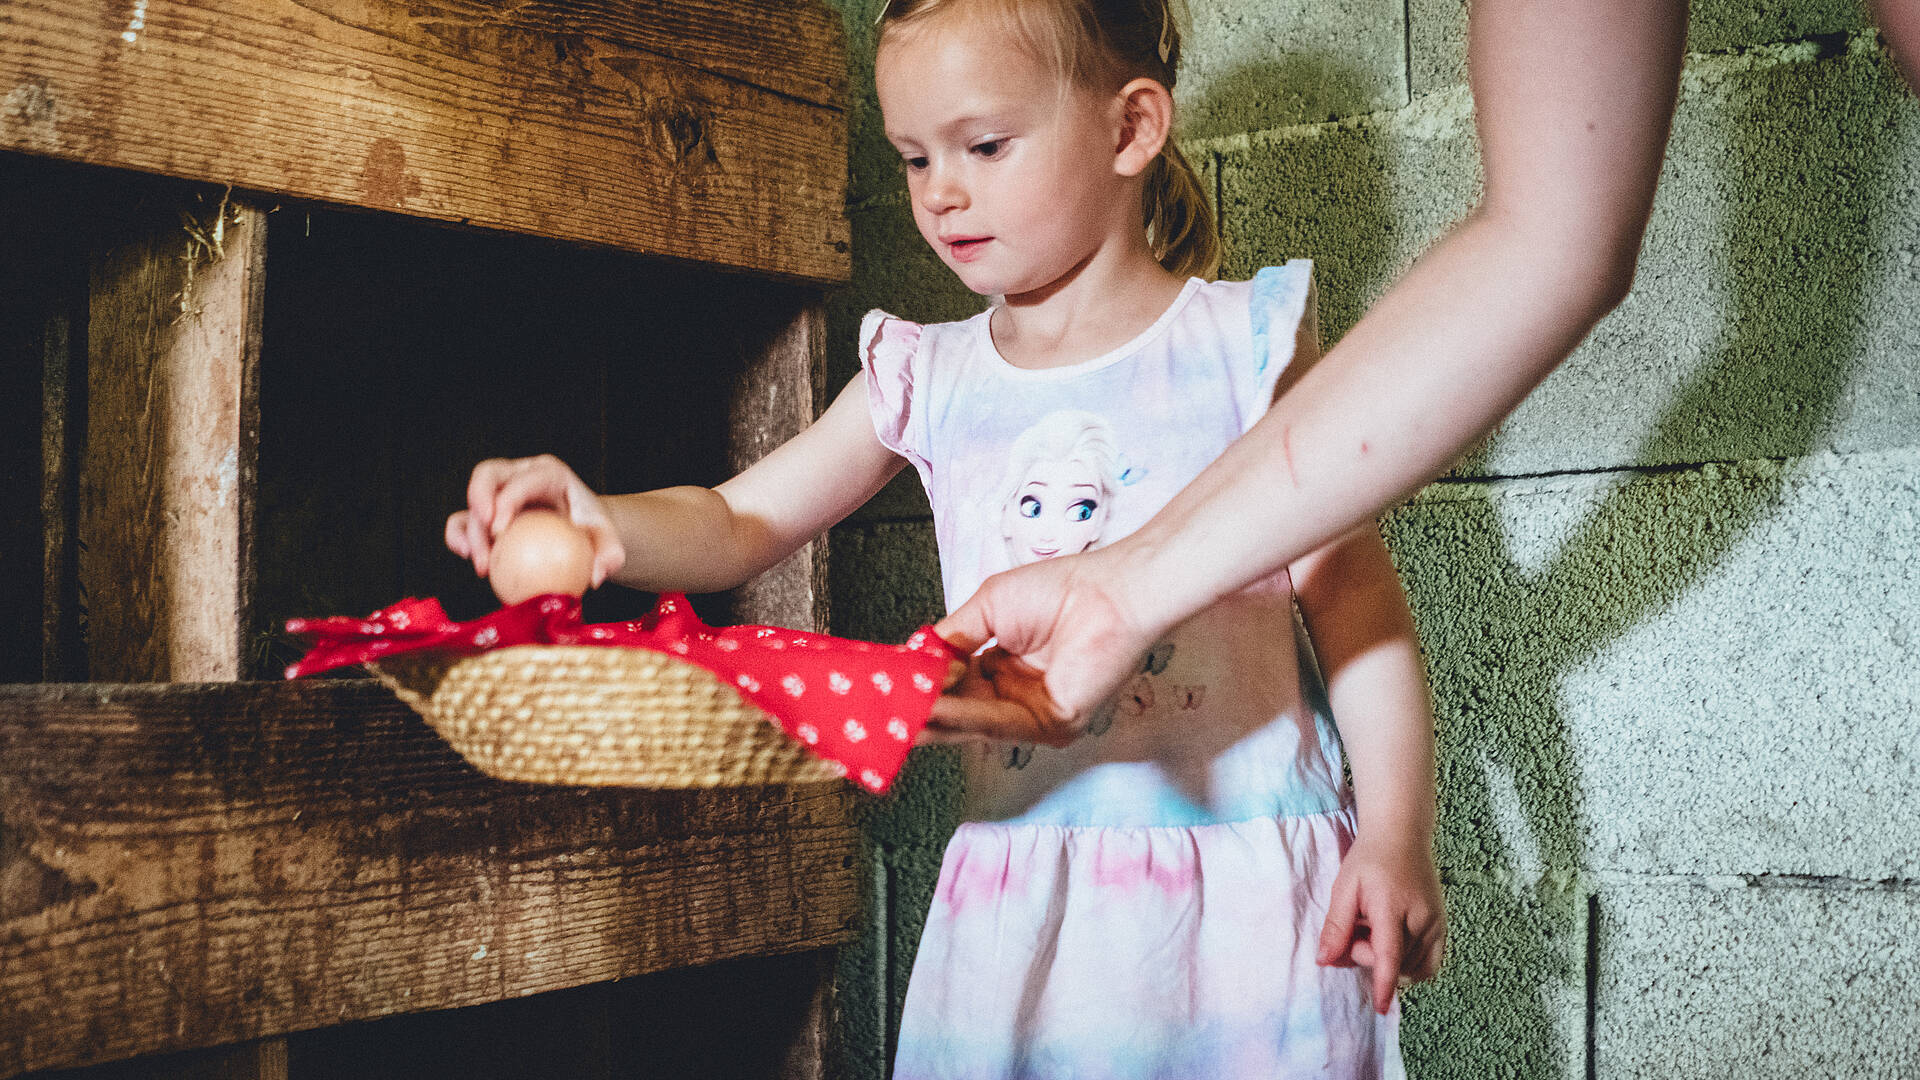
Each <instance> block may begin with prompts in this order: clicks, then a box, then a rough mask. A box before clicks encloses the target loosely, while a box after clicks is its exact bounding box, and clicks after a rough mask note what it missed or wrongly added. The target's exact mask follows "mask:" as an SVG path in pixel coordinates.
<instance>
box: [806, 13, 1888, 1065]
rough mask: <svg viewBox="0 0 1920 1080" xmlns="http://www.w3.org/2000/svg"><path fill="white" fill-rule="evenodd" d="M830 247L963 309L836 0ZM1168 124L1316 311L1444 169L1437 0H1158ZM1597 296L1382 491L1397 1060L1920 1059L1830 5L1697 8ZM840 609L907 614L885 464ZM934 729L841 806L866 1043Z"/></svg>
mask: <svg viewBox="0 0 1920 1080" xmlns="http://www.w3.org/2000/svg"><path fill="white" fill-rule="evenodd" d="M846 6H847V7H848V8H849V9H850V10H849V12H848V16H847V27H848V33H849V38H850V47H851V50H852V55H853V66H854V71H853V75H854V80H853V81H854V86H855V88H856V89H855V94H856V100H855V101H854V102H853V105H852V108H851V110H850V115H851V120H852V123H853V129H854V144H853V149H852V155H853V173H854V185H853V194H852V200H851V204H850V206H849V213H850V215H851V217H852V220H853V225H854V237H855V249H854V255H855V282H854V284H853V286H852V287H851V288H850V289H848V290H847V291H846V292H845V293H844V294H843V295H841V296H839V297H838V298H836V300H835V305H834V309H833V325H834V332H835V335H836V340H838V341H840V342H842V343H843V345H844V347H842V348H840V349H839V350H837V354H836V363H835V366H834V368H833V371H832V377H833V379H834V380H835V381H836V383H837V382H839V381H842V380H844V379H846V378H848V377H850V376H851V374H852V372H853V367H854V365H853V360H852V347H851V346H852V338H853V325H854V322H855V320H856V319H857V318H858V316H859V314H860V313H861V312H862V311H864V310H866V309H867V308H870V307H885V308H887V309H889V310H892V311H894V312H896V313H898V314H901V315H904V316H907V317H911V318H917V319H942V318H953V317H958V316H962V315H966V314H970V313H972V312H973V311H977V310H978V309H979V302H978V300H977V299H976V298H974V297H972V296H971V295H970V294H968V293H966V292H965V291H964V290H962V289H960V288H959V287H958V286H957V285H956V284H954V283H953V282H952V280H951V278H950V277H949V275H947V273H946V272H945V270H944V269H942V268H941V267H940V266H939V264H938V263H937V262H936V261H935V260H934V258H933V257H932V255H931V254H930V253H928V252H927V251H926V250H925V249H924V246H923V245H922V244H921V242H920V240H919V238H918V236H917V235H916V234H915V232H914V230H913V226H912V223H911V220H910V218H909V215H908V212H907V210H906V206H905V200H904V195H903V193H902V191H901V189H900V182H899V175H898V171H897V168H896V167H895V166H894V164H893V162H892V160H891V159H892V155H891V153H890V151H889V150H888V148H887V147H886V145H885V143H884V140H882V139H880V137H879V128H878V118H877V112H876V110H874V108H873V106H872V101H871V90H870V79H869V71H870V62H871V53H872V28H871V26H870V25H869V20H870V17H871V12H870V9H871V6H872V5H871V4H868V3H865V2H862V3H859V4H858V5H854V4H851V3H849V4H847V5H846ZM1191 7H1192V8H1193V9H1194V16H1193V18H1194V25H1193V28H1192V30H1191V32H1190V34H1189V39H1188V40H1189V51H1188V57H1189V60H1188V64H1187V67H1186V70H1185V72H1184V74H1183V79H1182V84H1181V87H1180V89H1179V93H1178V95H1177V96H1178V98H1179V100H1180V104H1181V108H1182V115H1183V124H1184V128H1183V131H1184V136H1183V138H1184V142H1185V144H1186V145H1187V147H1188V148H1189V151H1190V152H1191V153H1192V154H1193V156H1194V157H1195V159H1196V161H1197V162H1199V163H1200V164H1201V165H1202V167H1203V169H1204V170H1205V171H1207V173H1208V174H1209V176H1210V177H1211V178H1212V179H1213V181H1214V183H1215V184H1216V185H1217V191H1218V194H1219V204H1220V209H1221V217H1222V222H1223V229H1224V232H1225V234H1226V237H1227V240H1228V243H1229V245H1230V247H1231V257H1230V259H1229V262H1228V267H1227V274H1228V276H1244V275H1246V274H1248V273H1250V272H1251V271H1252V270H1253V269H1255V268H1257V267H1259V266H1261V265H1264V264H1267V263H1271V262H1277V261H1280V260H1282V259H1285V258H1288V257H1292V256H1309V257H1312V258H1313V259H1315V260H1316V261H1317V262H1318V265H1319V272H1320V285H1321V296H1322V302H1323V305H1324V307H1323V319H1324V323H1325V325H1326V327H1327V329H1328V333H1329V336H1330V338H1331V337H1333V336H1337V335H1338V334H1340V333H1341V332H1343V331H1344V330H1345V329H1346V328H1347V327H1349V326H1351V325H1352V323H1353V321H1354V320H1355V319H1356V318H1358V316H1359V314H1360V312H1362V311H1363V310H1365V307H1366V305H1367V304H1368V303H1369V302H1370V301H1371V300H1372V299H1373V298H1375V297H1377V296H1378V295H1379V294H1380V292H1381V291H1382V290H1383V289H1385V288H1386V287H1387V285H1388V284H1389V283H1390V282H1391V281H1392V280H1393V278H1394V276H1395V275H1396V274H1397V273H1398V272H1399V271H1400V270H1402V269H1403V268H1404V267H1405V266H1406V265H1407V263H1408V262H1409V261H1410V260H1411V259H1412V258H1413V256H1414V255H1415V254H1417V253H1418V252H1419V251H1420V250H1421V249H1422V248H1423V247H1424V246H1425V245H1426V244H1428V243H1429V242H1430V241H1431V240H1432V239H1433V238H1434V237H1435V236H1437V235H1438V234H1439V233H1440V232H1441V231H1442V230H1443V229H1444V228H1445V227H1446V226H1447V225H1448V223H1450V222H1451V221H1453V220H1455V219H1456V218H1457V217H1459V216H1460V215H1461V214H1462V213H1463V212H1465V211H1466V210H1467V208H1468V207H1469V206H1470V204H1471V202H1472V199H1473V198H1474V194H1475V191H1476V186H1477V183H1478V161H1477V155H1476V148H1475V143H1474V135H1473V129H1472V101H1471V98H1470V96H1469V95H1468V93H1467V90H1466V88H1465V86H1464V82H1465V47H1464V41H1463V34H1464V30H1465V23H1466V20H1465V7H1464V4H1463V3H1462V0H1406V2H1403V0H1332V2H1321V0H1313V2H1308V0H1266V2H1254V0H1233V2H1226V3H1217V4H1208V5H1202V4H1193V5H1191ZM1689 48H1690V50H1691V53H1690V56H1689V58H1688V62H1687V66H1686V72H1685V82H1684V85H1683V88H1682V94H1681V102H1680V107H1679V112H1678V114H1677V116H1676V120H1675V126H1674V136H1673V143H1672V146H1671V149H1670V153H1669V155H1668V163H1667V166H1666V171H1665V174H1664V175H1663V178H1662V188H1661V193H1660V197H1659V200H1658V202H1657V205H1656V207H1655V212H1654V219H1653V224H1652V227H1651V229H1650V231H1649V235H1648V240H1647V245H1646V250H1645V253H1644V256H1643V259H1642V262H1641V267H1640V272H1639V275H1638V278H1637V280H1636V284H1635V287H1634V291H1633V294H1632V296H1631V297H1630V298H1629V299H1628V300H1627V302H1626V303H1624V304H1623V305H1622V306H1621V307H1620V309H1619V310H1618V311H1616V312H1615V313H1614V314H1613V315H1612V316H1610V317H1609V318H1608V319H1607V320H1606V321H1605V322H1604V323H1603V324H1602V325H1601V326H1600V327H1599V328H1598V329H1597V330H1596V331H1595V332H1594V334H1593V335H1592V336H1591V338H1590V339H1589V340H1588V341H1587V343H1586V344H1585V345H1583V346H1582V347H1581V349H1580V350H1579V351H1578V352H1577V353H1576V354H1575V356H1574V357H1573V358H1572V359H1571V360H1570V361H1569V362H1568V363H1567V365H1566V366H1565V367H1564V368H1562V369H1561V370H1560V371H1559V372H1558V373H1556V374H1555V375H1554V376H1553V378H1551V379H1550V380H1549V381H1548V382H1547V384H1546V385H1545V386H1543V387H1542V388H1541V389H1540V391H1539V392H1538V393H1536V394H1535V395H1534V396H1533V397H1532V398H1531V399H1530V400H1529V401H1528V402H1527V403H1526V404H1525V405H1524V406H1522V408H1521V409H1520V410H1519V411H1518V412H1517V413H1516V414H1515V415H1514V416H1513V417H1512V418H1511V419H1510V420H1509V421H1508V422H1507V423H1506V424H1505V425H1504V426H1503V427H1502V428H1501V430H1500V431H1499V432H1498V433H1496V435H1495V436H1494V437H1493V438H1492V439H1490V440H1489V441H1488V442H1487V444H1486V445H1485V446H1484V447H1483V448H1481V449H1480V450H1478V451H1476V452H1475V453H1474V454H1472V455H1471V456H1470V457H1469V458H1468V460H1466V461H1465V462H1463V463H1462V465H1461V466H1460V468H1459V469H1457V470H1456V472H1455V474H1454V475H1452V476H1450V477H1449V478H1447V479H1446V480H1443V481H1442V482H1440V483H1437V484H1434V485H1432V486H1430V487H1429V488H1428V489H1427V490H1426V491H1425V492H1423V493H1422V494H1421V495H1420V496H1418V497H1417V498H1415V499H1414V500H1413V501H1412V502H1411V503H1410V504H1409V505H1407V506H1405V507H1403V508H1400V509H1398V510H1396V511H1395V512H1393V513H1392V514H1390V515H1389V516H1388V518H1387V519H1386V527H1387V533H1388V536H1389V540H1390V542H1391V544H1392V546H1393V548H1394V552H1395V555H1396V558H1397V559H1398V560H1399V562H1400V566H1401V570H1402V573H1403V575H1404V577H1405V579H1406V583H1407V587H1408V590H1409V592H1410V594H1411V595H1412V597H1413V601H1414V605H1415V609H1416V613H1417V615H1418V617H1419V620H1420V626H1421V632H1422V636H1423V639H1424V643H1425V645H1426V648H1427V651H1428V660H1429V665H1430V668H1431V674H1432V680H1433V685H1434V691H1435V695H1436V700H1437V707H1438V713H1439V721H1440V756H1441V761H1440V770H1441V785H1442V793H1441V799H1442V807H1441V814H1442V822H1441V835H1440V839H1439V856H1440V860H1441V865H1442V868H1443V873H1444V876H1445V879H1446V882H1447V889H1448V898H1449V902H1450V904H1451V913H1452V920H1453V951H1452V955H1451V959H1450V962H1449V966H1448V969H1447V971H1446V972H1445V974H1444V975H1443V977H1442V978H1441V979H1440V980H1439V981H1438V982H1436V983H1434V984H1431V985H1428V986H1423V987H1420V988H1417V989H1416V990H1414V991H1412V992H1411V993H1409V994H1408V996H1407V1014H1406V1015H1407V1019H1406V1028H1405V1049H1406V1054H1407V1060H1408V1065H1409V1070H1410V1072H1411V1074H1412V1075H1414V1076H1416V1077H1422V1078H1438V1077H1448V1078H1454V1077H1457V1078H1461V1080H1469V1078H1472V1080H1480V1078H1486V1077H1502V1076H1525V1077H1568V1078H1573V1077H1583V1076H1586V1075H1588V1074H1589V1072H1591V1074H1592V1075H1594V1076H1597V1077H1603V1078H1607V1077H1627V1076H1694V1075H1737V1076H1741V1077H1753V1076H1763V1077H1771V1076H1779V1077H1791V1078H1795V1080H1798V1078H1802V1077H1806V1076H1821V1077H1827V1076H1836V1077H1906V1076H1915V1075H1920V1022H1916V1020H1915V1017H1916V1016H1920V990H1916V989H1915V988H1914V987H1915V985H1916V984H1915V982H1914V980H1913V979H1912V977H1911V972H1912V971H1914V970H1915V969H1916V968H1917V967H1920V944H1916V942H1920V815H1916V812H1915V809H1914V808H1915V807H1917V806H1920V756H1917V755H1920V749H1917V748H1920V302H1917V301H1920V104H1916V102H1915V101H1914V100H1913V99H1912V98H1911V97H1910V96H1909V95H1908V94H1907V92H1906V91H1905V89H1904V88H1903V87H1902V86H1901V85H1900V83H1899V82H1898V80H1897V77H1896V75H1895V74H1894V72H1893V69H1892V67H1891V65H1890V64H1889V62H1888V61H1887V59H1886V57H1885V55H1884V52H1883V50H1882V47H1881V45H1880V42H1879V40H1878V38H1877V36H1876V35H1875V34H1873V32H1872V31H1871V30H1870V29H1868V28H1867V27H1866V24H1865V23H1864V21H1863V18H1862V16H1861V13H1860V12H1859V10H1858V9H1857V8H1856V7H1855V5H1854V4H1853V3H1852V2H1851V0H1754V2H1734V0H1718V2H1708V3H1700V4H1696V7H1695V11H1694V13H1693V21H1692V27H1691V33H1690V40H1689ZM833 575H834V576H833V581H834V603H835V622H836V625H837V629H838V630H840V631H841V632H843V633H849V634H860V635H867V636H873V637H878V638H898V637H900V636H903V635H904V634H906V633H907V632H908V631H910V630H911V629H912V628H913V627H914V626H917V625H918V624H920V623H921V622H923V621H926V620H928V619H930V618H933V617H935V616H937V615H938V614H939V610H940V597H939V587H938V582H937V577H936V571H935V564H934V554H933V539H932V529H931V525H930V523H929V521H928V520H927V515H926V503H925V498H924V496H923V495H921V493H920V492H919V489H918V483H917V481H915V480H913V479H912V477H911V476H910V475H909V476H908V477H906V478H904V479H903V480H902V481H901V482H898V483H896V484H895V485H894V486H892V487H891V488H889V489H888V491H887V492H885V493H884V494H883V495H881V496H880V497H879V498H877V499H876V500H874V502H873V503H872V504H870V505H869V506H868V507H867V508H866V509H865V510H863V511H862V512H861V514H859V515H858V516H856V518H854V519H853V520H851V521H850V522H849V523H847V524H846V525H845V526H843V527H842V528H840V529H839V530H837V531H836V532H835V534H834V537H833ZM953 803H954V790H953V784H952V772H951V768H950V766H949V763H947V762H945V761H943V760H942V759H941V757H940V755H939V754H937V753H932V752H925V751H923V752H921V754H920V756H918V757H917V758H916V760H915V762H914V764H913V766H912V768H911V772H910V774H909V776H908V778H907V781H906V782H905V783H904V784H903V785H902V786H901V788H900V789H899V793H898V794H897V795H896V796H895V797H893V798H892V799H890V800H887V801H885V802H876V803H874V804H872V806H871V808H870V813H869V814H868V821H867V830H866V833H867V837H868V840H869V843H870V845H871V849H872V856H873V859H872V862H871V866H872V869H873V878H872V880H873V904H872V905H871V908H870V916H871V917H870V920H869V926H868V931H867V933H866V934H865V935H864V936H863V938H862V939H861V941H860V942H859V943H858V944H857V945H855V946H854V947H852V948H850V949H848V950H846V952H845V954H844V957H843V965H842V973H841V985H840V994H839V999H838V1007H839V1012H840V1026H839V1030H840V1034H841V1043H842V1045H841V1050H840V1052H841V1056H842V1063H841V1066H840V1071H839V1073H838V1075H843V1076H846V1077H848V1078H849V1080H881V1078H883V1077H884V1076H885V1063H886V1060H887V1057H888V1053H889V1051H890V1049H891V1033H892V1030H893V1024H894V1023H896V1022H897V1017H898V1011H899V1005H900V998H901V995H902V993H903V992H904V990H905V985H906V975H907V970H908V967H909V965H910V964H911V962H912V956H913V949H914V942H915V940H916V937H917V934H918V932H919V929H920V925H921V920H922V917H923V912H924V910H925V906H926V903H927V900H928V897H929V892H930V888H931V882H932V879H933V875H934V873H935V870H936V868H937V866H938V862H939V854H940V848H941V846H942V845H943V844H944V842H945V840H946V836H947V834H948V832H949V831H950V830H951V828H952V824H953Z"/></svg>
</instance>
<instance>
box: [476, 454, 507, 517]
mask: <svg viewBox="0 0 1920 1080" xmlns="http://www.w3.org/2000/svg"><path fill="white" fill-rule="evenodd" d="M512 471H513V462H511V461H507V460H505V459H504V458H488V459H487V460H486V461H483V462H481V463H480V464H478V465H475V466H474V467H473V473H472V474H471V475H470V476H468V477H467V510H468V511H469V512H470V513H471V514H472V515H473V520H474V522H475V523H476V524H478V525H479V526H480V528H481V529H482V530H483V531H487V532H491V531H492V529H493V501H494V495H495V494H496V493H498V492H499V490H500V485H501V484H503V483H505V482H506V479H507V477H508V476H510V475H512Z"/></svg>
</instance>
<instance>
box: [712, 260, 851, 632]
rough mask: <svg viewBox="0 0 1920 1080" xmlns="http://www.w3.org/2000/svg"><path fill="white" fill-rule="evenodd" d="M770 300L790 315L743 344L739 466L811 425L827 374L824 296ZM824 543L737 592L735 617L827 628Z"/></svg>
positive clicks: (736, 408)
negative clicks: (821, 303)
mask: <svg viewBox="0 0 1920 1080" xmlns="http://www.w3.org/2000/svg"><path fill="white" fill-rule="evenodd" d="M764 300H765V301H767V302H769V303H770V306H771V307H772V310H773V311H775V312H781V311H783V309H784V311H785V312H790V316H789V317H787V318H786V321H785V322H784V323H782V322H779V321H778V320H777V318H776V321H775V322H774V324H773V325H772V326H771V327H770V329H771V333H770V334H769V335H767V336H765V337H758V336H755V335H748V336H746V338H745V340H743V341H742V343H741V347H742V349H743V350H744V351H745V353H746V355H745V356H744V361H745V364H744V367H743V370H742V372H741V375H740V378H739V379H738V380H737V381H736V382H735V383H734V386H733V393H732V398H731V400H730V401H729V402H728V406H727V430H728V439H727V443H728V459H729V461H728V464H729V465H731V466H732V468H733V469H734V470H735V471H736V472H737V471H739V470H741V469H744V468H746V467H747V466H749V465H751V464H753V463H754V462H756V461H758V460H760V459H761V458H763V457H765V456H766V455H767V454H768V453H770V452H772V451H773V450H774V449H775V448H776V447H778V446H779V445H780V444H782V443H784V442H786V441H787V440H788V439H791V438H793V437H794V436H795V435H798V434H799V433H800V432H801V431H803V430H805V429H806V427H807V425H809V424H811V423H813V420H814V417H815V416H816V415H818V411H819V409H818V398H819V396H820V389H821V386H822V380H823V379H824V377H825V372H826V346H825V341H826V315H825V313H824V311H823V309H822V307H821V305H820V302H819V300H818V299H817V298H815V297H812V296H798V295H787V296H769V297H765V298H764ZM781 301H785V303H784V304H782V303H781ZM788 305H791V306H788ZM825 549H826V538H825V537H821V538H820V539H819V540H816V541H814V542H813V543H810V544H808V545H807V546H805V547H803V548H801V549H800V550H799V551H797V552H794V553H793V555H792V556H790V557H789V558H788V559H787V560H786V561H785V562H782V563H781V564H780V565H778V566H776V567H774V568H773V569H771V570H769V571H767V572H766V573H764V574H762V575H760V576H759V577H758V578H756V579H755V580H753V581H751V582H748V583H747V584H746V585H745V586H742V587H741V588H740V589H738V590H736V592H735V594H734V609H733V610H734V616H735V618H736V619H737V620H738V621H740V622H751V623H767V624H771V625H775V626H792V627H798V628H802V629H809V630H821V629H824V628H825V627H826V626H827V614H828V613H827V611H826V596H827V590H826V589H825V588H824V587H823V582H822V580H821V577H820V573H821V571H820V568H821V567H822V566H823V565H824V555H825Z"/></svg>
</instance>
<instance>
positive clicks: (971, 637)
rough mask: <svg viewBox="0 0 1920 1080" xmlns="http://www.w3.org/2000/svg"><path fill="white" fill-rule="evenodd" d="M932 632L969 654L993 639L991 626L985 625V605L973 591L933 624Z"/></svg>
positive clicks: (977, 650)
mask: <svg viewBox="0 0 1920 1080" xmlns="http://www.w3.org/2000/svg"><path fill="white" fill-rule="evenodd" d="M933 632H934V633H936V634H939V635H940V639H941V640H942V641H945V642H946V643H947V644H949V645H951V646H953V647H954V648H956V649H959V650H960V651H961V652H963V653H967V654H969V655H971V654H973V653H976V652H979V651H980V646H982V645H985V644H986V643H987V642H989V641H991V640H993V628H992V627H991V626H989V625H987V605H986V603H985V602H983V601H982V600H981V599H980V594H979V593H975V594H974V595H973V596H972V597H970V598H969V599H968V600H967V602H966V603H964V604H961V605H960V607H959V608H958V609H956V610H954V611H953V612H952V613H950V614H949V615H948V616H947V617H946V618H944V619H941V620H940V621H939V622H937V623H934V624H933Z"/></svg>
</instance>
